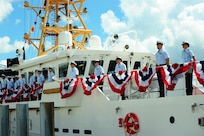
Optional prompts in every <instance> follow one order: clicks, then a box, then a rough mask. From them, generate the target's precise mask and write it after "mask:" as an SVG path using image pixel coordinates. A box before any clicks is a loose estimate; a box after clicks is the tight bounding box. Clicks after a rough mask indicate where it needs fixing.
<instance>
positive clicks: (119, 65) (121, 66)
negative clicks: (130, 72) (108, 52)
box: [115, 57, 127, 73]
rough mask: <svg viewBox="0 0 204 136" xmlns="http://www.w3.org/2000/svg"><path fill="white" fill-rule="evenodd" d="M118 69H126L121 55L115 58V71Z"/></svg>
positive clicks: (124, 70)
mask: <svg viewBox="0 0 204 136" xmlns="http://www.w3.org/2000/svg"><path fill="white" fill-rule="evenodd" d="M119 71H122V72H126V71H127V68H126V65H125V64H124V63H123V62H122V58H121V57H117V58H116V65H115V73H118V72H119Z"/></svg>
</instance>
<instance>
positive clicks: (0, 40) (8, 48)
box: [0, 36, 28, 53]
mask: <svg viewBox="0 0 204 136" xmlns="http://www.w3.org/2000/svg"><path fill="white" fill-rule="evenodd" d="M0 45H2V46H3V48H1V50H0V53H9V52H13V51H15V50H16V49H19V48H20V49H21V48H22V47H23V46H24V45H25V43H24V42H23V41H17V40H16V41H14V43H13V44H10V38H9V37H8V36H4V37H0ZM27 48H28V45H27V44H26V49H27Z"/></svg>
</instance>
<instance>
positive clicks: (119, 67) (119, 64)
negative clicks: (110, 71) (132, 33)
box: [115, 57, 127, 100]
mask: <svg viewBox="0 0 204 136" xmlns="http://www.w3.org/2000/svg"><path fill="white" fill-rule="evenodd" d="M122 61H123V60H122V58H121V57H117V58H116V65H115V73H119V72H120V71H121V72H126V71H127V68H126V65H125V64H124V63H123V62H122ZM121 97H122V100H125V93H124V94H122V95H121Z"/></svg>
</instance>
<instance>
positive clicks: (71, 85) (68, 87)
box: [60, 78, 79, 98]
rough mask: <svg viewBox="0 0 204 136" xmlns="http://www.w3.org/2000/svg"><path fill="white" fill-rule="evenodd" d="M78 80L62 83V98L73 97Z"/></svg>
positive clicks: (67, 80) (68, 79) (68, 80)
mask: <svg viewBox="0 0 204 136" xmlns="http://www.w3.org/2000/svg"><path fill="white" fill-rule="evenodd" d="M78 81H79V79H78V78H72V79H70V78H67V79H65V80H62V81H61V82H60V94H61V98H67V97H70V96H72V95H73V94H74V93H75V91H76V88H77V86H78Z"/></svg>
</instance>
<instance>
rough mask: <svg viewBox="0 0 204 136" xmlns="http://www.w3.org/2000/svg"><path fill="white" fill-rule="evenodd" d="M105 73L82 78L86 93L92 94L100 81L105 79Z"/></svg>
mask: <svg viewBox="0 0 204 136" xmlns="http://www.w3.org/2000/svg"><path fill="white" fill-rule="evenodd" d="M104 77H105V75H100V76H95V75H94V74H91V75H90V77H86V78H81V83H82V87H83V90H84V94H85V95H91V92H92V90H94V89H95V88H96V87H97V86H98V84H99V83H101V82H102V81H103V79H104Z"/></svg>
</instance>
